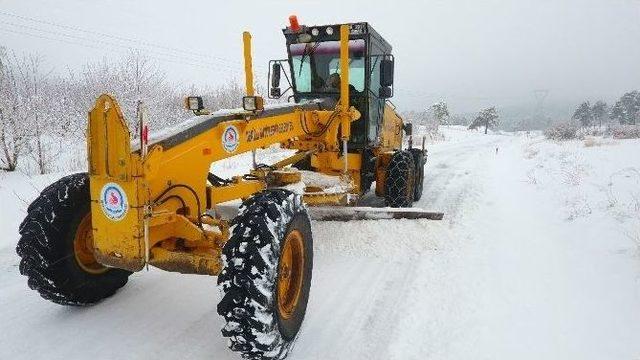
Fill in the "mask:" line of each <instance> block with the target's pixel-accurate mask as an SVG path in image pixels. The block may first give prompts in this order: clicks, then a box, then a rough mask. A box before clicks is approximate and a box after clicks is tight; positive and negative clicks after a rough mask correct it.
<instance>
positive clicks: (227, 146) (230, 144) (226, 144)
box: [222, 125, 240, 153]
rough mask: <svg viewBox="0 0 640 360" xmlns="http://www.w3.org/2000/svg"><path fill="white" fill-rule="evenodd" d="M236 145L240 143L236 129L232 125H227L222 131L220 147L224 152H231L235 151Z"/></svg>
mask: <svg viewBox="0 0 640 360" xmlns="http://www.w3.org/2000/svg"><path fill="white" fill-rule="evenodd" d="M238 145H240V133H239V132H238V129H237V128H236V127H235V126H233V125H229V126H227V127H226V128H225V129H224V132H223V133H222V147H223V148H224V150H225V151H226V152H230V153H232V152H234V151H236V149H237V148H238Z"/></svg>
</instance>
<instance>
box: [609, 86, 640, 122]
mask: <svg viewBox="0 0 640 360" xmlns="http://www.w3.org/2000/svg"><path fill="white" fill-rule="evenodd" d="M610 117H611V118H612V119H615V120H617V121H618V122H619V123H620V124H622V125H625V124H629V125H636V124H637V123H639V122H640V91H637V90H636V91H631V92H628V93H626V94H624V95H622V97H621V98H620V100H618V101H617V102H616V104H615V105H614V106H613V107H612V108H611V113H610Z"/></svg>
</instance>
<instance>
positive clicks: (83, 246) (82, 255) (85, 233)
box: [73, 213, 109, 275]
mask: <svg viewBox="0 0 640 360" xmlns="http://www.w3.org/2000/svg"><path fill="white" fill-rule="evenodd" d="M73 253H74V255H75V257H76V262H77V263H78V265H79V266H80V267H81V268H82V270H84V271H86V272H88V273H90V274H94V275H99V274H102V273H104V272H106V271H107V270H109V268H108V267H106V266H104V265H102V264H100V263H99V262H98V261H97V260H96V258H95V256H94V255H93V229H92V228H91V213H89V214H87V216H85V217H84V219H82V221H81V222H80V225H78V228H77V229H76V235H75V237H74V239H73Z"/></svg>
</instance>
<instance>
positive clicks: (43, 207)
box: [17, 17, 442, 359]
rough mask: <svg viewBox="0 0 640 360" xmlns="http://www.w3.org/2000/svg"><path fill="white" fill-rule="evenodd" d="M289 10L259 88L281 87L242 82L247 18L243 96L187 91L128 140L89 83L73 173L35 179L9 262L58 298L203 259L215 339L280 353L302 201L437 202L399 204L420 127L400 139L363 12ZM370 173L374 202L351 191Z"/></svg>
mask: <svg viewBox="0 0 640 360" xmlns="http://www.w3.org/2000/svg"><path fill="white" fill-rule="evenodd" d="M290 21H291V25H290V26H288V27H287V28H285V29H284V30H283V33H284V36H285V38H286V44H287V54H288V57H287V59H286V60H273V61H271V62H270V66H269V83H270V87H269V97H271V98H280V97H282V96H283V95H286V94H287V93H288V92H289V90H290V91H291V93H290V97H289V102H286V103H276V104H274V105H264V99H263V98H262V97H260V96H257V95H256V94H255V93H254V81H253V71H252V60H251V35H250V34H249V33H244V36H243V39H244V60H245V74H246V78H245V80H246V96H245V97H244V98H243V99H242V104H243V108H242V109H237V110H222V111H216V112H210V111H208V110H206V109H205V108H204V106H203V102H202V98H200V97H188V98H187V99H186V101H185V104H186V107H187V109H189V110H191V111H193V112H194V113H195V117H193V118H191V119H189V120H187V121H185V122H184V123H182V124H180V125H178V126H176V127H174V128H171V129H169V130H165V131H162V132H161V133H158V134H152V135H149V134H148V131H147V127H146V125H145V124H144V121H143V119H141V124H140V127H139V128H140V129H141V133H140V134H139V136H137V137H136V138H137V140H136V141H132V140H131V133H130V131H129V129H128V126H127V123H126V121H125V119H124V117H123V114H122V112H121V110H120V107H119V106H118V103H117V101H116V99H114V98H113V97H111V96H109V95H102V96H100V97H99V98H98V99H97V101H96V103H95V107H94V108H93V109H92V110H91V111H90V113H89V120H88V122H89V123H88V130H87V146H88V173H79V174H73V175H69V176H67V177H64V178H62V179H60V180H59V181H58V182H56V183H54V184H52V185H50V186H48V187H47V188H45V189H44V190H43V191H42V193H41V194H40V196H39V197H38V198H37V199H36V200H35V201H34V202H33V203H32V204H31V205H30V206H29V209H28V214H27V216H26V218H25V220H24V221H23V222H22V224H21V225H20V234H21V238H20V240H19V242H18V245H17V252H18V255H19V256H20V257H21V261H20V272H21V273H22V274H23V275H26V276H27V277H28V285H29V287H30V288H32V289H34V290H37V291H38V292H39V293H40V295H41V296H42V297H43V298H45V299H47V300H51V301H53V302H55V303H58V304H63V305H89V304H93V303H96V302H98V301H100V300H102V299H104V298H106V297H108V296H111V295H113V294H114V293H115V292H116V291H117V290H118V289H119V288H121V287H122V286H124V285H125V283H126V282H127V278H128V276H129V275H130V274H131V273H132V272H135V271H140V270H142V269H144V268H145V267H147V266H148V265H151V266H154V267H157V268H160V269H163V270H167V271H174V272H180V273H186V274H203V275H214V276H217V277H218V280H217V281H218V284H219V287H220V289H221V292H222V299H221V301H220V303H219V304H218V308H217V310H218V313H219V314H220V315H221V316H222V317H224V319H225V324H226V325H225V326H224V328H223V329H222V334H223V335H224V336H226V337H228V338H229V344H230V345H229V346H230V348H231V349H232V350H235V351H239V352H241V353H242V355H243V356H244V357H245V358H255V359H280V358H284V357H285V356H286V355H287V353H288V351H289V350H290V348H291V344H292V342H293V340H294V339H295V338H296V336H297V334H298V330H299V329H300V326H301V323H302V321H303V318H304V315H305V311H306V305H307V300H308V298H309V287H310V284H311V273H312V263H313V243H312V232H311V223H310V216H309V213H310V212H312V211H313V210H309V211H308V210H307V206H309V207H310V209H317V213H316V215H315V216H316V217H317V218H318V219H321V220H344V219H345V218H355V219H361V218H385V217H388V218H396V217H404V218H429V219H441V218H442V214H441V213H430V212H426V211H423V210H421V209H415V208H414V209H406V208H408V207H411V204H412V202H413V201H415V200H417V199H419V198H420V196H421V193H422V182H423V174H424V165H425V161H426V152H425V150H424V142H423V145H422V148H421V149H416V148H413V147H412V145H411V141H409V142H408V143H409V145H408V148H407V149H404V150H403V149H402V147H403V132H405V133H408V134H409V135H410V132H411V127H410V125H409V124H403V121H402V120H401V118H400V117H399V116H398V115H397V114H396V112H395V110H394V108H393V106H392V105H391V104H390V103H389V102H388V98H390V97H391V96H392V95H393V64H394V63H393V61H394V58H393V56H392V55H391V46H390V45H389V44H388V43H387V42H386V41H385V40H384V39H383V38H382V37H380V36H379V35H378V33H377V32H376V31H374V29H373V28H372V27H371V26H370V25H369V24H367V23H352V24H342V25H327V26H302V25H300V24H298V22H297V19H296V18H295V17H291V18H290ZM283 74H284V76H285V77H286V80H287V82H288V88H287V89H285V91H281V88H280V83H281V80H282V79H281V78H282V75H283ZM138 140H139V141H138ZM273 144H280V146H281V147H282V148H283V149H290V150H294V151H292V152H291V154H293V155H291V156H290V157H288V158H286V159H284V160H282V161H279V162H277V163H275V164H256V161H255V151H256V150H258V149H262V148H266V147H269V146H271V145H273ZM246 152H253V153H254V166H253V169H252V170H251V171H250V172H249V173H248V174H245V175H242V176H235V177H232V178H229V179H225V178H222V177H220V176H218V175H216V174H214V173H211V172H210V169H211V165H212V164H213V163H215V162H216V161H219V160H222V159H226V158H229V157H232V156H235V155H238V154H242V153H246ZM318 179H320V180H321V181H318ZM374 182H375V193H376V195H378V196H380V197H383V198H384V199H385V202H386V204H387V206H388V208H377V209H376V208H366V207H357V206H355V205H357V204H358V199H359V198H360V197H361V196H362V195H363V194H364V193H365V192H366V191H367V190H369V189H370V188H371V187H372V184H373V183H374ZM327 184H328V185H327ZM292 189H293V190H292ZM237 199H242V200H243V202H242V205H241V206H240V208H239V211H238V214H237V216H236V217H234V218H233V219H225V218H223V217H221V216H220V213H219V212H218V211H217V208H218V205H219V204H221V203H224V202H228V201H231V200H237ZM392 208H393V209H392ZM399 208H400V209H399ZM402 208H405V209H402ZM341 209H345V211H341ZM151 301H153V300H151Z"/></svg>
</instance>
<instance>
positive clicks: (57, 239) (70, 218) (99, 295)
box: [16, 173, 131, 305]
mask: <svg viewBox="0 0 640 360" xmlns="http://www.w3.org/2000/svg"><path fill="white" fill-rule="evenodd" d="M89 205H90V198H89V177H88V176H87V174H85V173H80V174H73V175H69V176H66V177H64V178H62V179H60V180H58V181H57V182H55V183H53V184H51V185H50V186H48V187H47V188H45V189H44V190H43V191H42V193H41V194H40V196H39V197H38V198H37V199H36V200H35V201H34V202H33V203H32V204H31V205H29V209H28V210H27V217H26V218H25V219H24V221H23V222H22V224H21V225H20V235H21V237H20V240H19V241H18V246H17V247H16V251H17V253H18V255H19V256H20V258H21V259H20V273H21V274H22V275H25V276H27V277H28V284H29V287H30V288H31V289H33V290H37V291H38V292H39V293H40V295H41V296H42V297H43V298H45V299H47V300H50V301H53V302H55V303H58V304H62V305H90V304H93V303H96V302H98V301H100V300H102V299H104V298H106V297H109V296H111V295H113V294H114V293H115V292H116V291H117V290H118V289H119V288H121V287H123V286H124V285H125V284H126V283H127V279H128V277H129V275H130V274H131V273H130V272H128V271H125V270H121V269H114V268H109V267H106V266H104V265H102V264H100V263H99V262H98V261H96V259H95V257H94V256H93V235H92V226H91V211H90V206H89Z"/></svg>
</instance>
